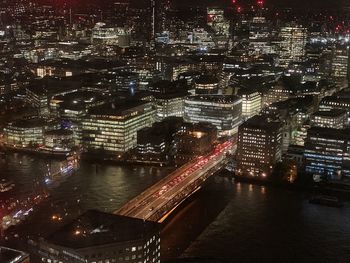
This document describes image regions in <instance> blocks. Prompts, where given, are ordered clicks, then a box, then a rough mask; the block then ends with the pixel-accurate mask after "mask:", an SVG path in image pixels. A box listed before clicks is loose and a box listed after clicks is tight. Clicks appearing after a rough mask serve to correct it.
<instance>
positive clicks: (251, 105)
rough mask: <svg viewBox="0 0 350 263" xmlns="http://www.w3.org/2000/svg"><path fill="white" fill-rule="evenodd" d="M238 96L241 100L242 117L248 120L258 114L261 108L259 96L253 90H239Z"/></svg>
mask: <svg viewBox="0 0 350 263" xmlns="http://www.w3.org/2000/svg"><path fill="white" fill-rule="evenodd" d="M238 96H240V97H241V98H242V117H243V119H249V118H251V117H253V116H254V115H257V114H259V112H260V111H261V108H262V97H261V94H260V93H259V92H257V91H253V90H240V91H239V92H238Z"/></svg>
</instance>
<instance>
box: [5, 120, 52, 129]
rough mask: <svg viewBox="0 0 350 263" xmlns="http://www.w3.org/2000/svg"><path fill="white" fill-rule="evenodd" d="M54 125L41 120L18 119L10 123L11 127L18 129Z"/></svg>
mask: <svg viewBox="0 0 350 263" xmlns="http://www.w3.org/2000/svg"><path fill="white" fill-rule="evenodd" d="M50 124H54V122H52V121H49V120H46V119H43V118H31V119H20V120H17V121H15V122H12V123H11V126H13V127H18V128H36V127H44V126H46V125H50Z"/></svg>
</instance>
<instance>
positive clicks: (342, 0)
mask: <svg viewBox="0 0 350 263" xmlns="http://www.w3.org/2000/svg"><path fill="white" fill-rule="evenodd" d="M38 1H43V2H56V3H64V2H66V3H71V4H73V5H77V4H78V5H82V4H83V5H84V4H86V3H87V2H95V3H98V4H107V3H110V2H115V0H38ZM129 1H132V2H134V3H140V2H144V3H147V2H149V1H150V0H129ZM173 1H174V2H175V3H176V4H177V5H178V6H188V5H192V6H203V5H204V6H208V5H228V4H229V3H230V2H231V0H173ZM265 1H266V4H267V5H269V6H278V7H294V8H301V9H309V10H310V9H311V10H312V9H314V8H342V7H345V6H350V0H265ZM237 2H238V3H242V4H245V3H254V2H255V1H254V0H237Z"/></svg>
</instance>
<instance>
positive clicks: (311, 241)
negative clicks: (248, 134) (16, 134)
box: [0, 154, 350, 263]
mask: <svg viewBox="0 0 350 263" xmlns="http://www.w3.org/2000/svg"><path fill="white" fill-rule="evenodd" d="M46 169H47V161H46V160H44V159H38V158H34V157H30V156H25V155H18V154H13V155H9V156H7V157H6V160H2V161H1V160H0V177H7V178H12V179H13V180H14V181H15V182H16V193H17V194H25V193H29V192H31V191H33V189H35V188H36V187H37V186H36V185H37V184H38V182H42V179H43V176H44V174H45V171H46ZM168 172H169V169H159V168H152V167H141V166H135V167H131V166H128V167H121V166H114V165H107V164H103V165H102V164H100V165H97V168H96V165H95V164H91V163H87V162H83V163H82V164H81V168H80V170H79V171H78V172H77V173H76V174H75V175H73V176H72V177H70V178H69V179H67V181H65V182H64V183H62V184H61V185H60V186H59V187H57V188H55V189H52V190H49V191H50V193H51V196H50V197H49V199H48V200H47V201H46V202H45V203H44V204H42V205H41V207H40V208H38V209H37V210H36V212H35V213H34V215H33V216H32V217H31V218H30V219H29V220H28V221H27V222H26V223H25V224H24V225H22V226H21V227H19V230H20V231H21V232H25V233H26V234H28V235H31V234H42V235H45V233H48V232H50V231H53V230H54V229H56V228H58V227H59V226H60V225H62V224H64V223H66V222H67V221H68V220H70V219H71V218H74V217H75V216H76V215H78V214H79V213H82V212H83V211H85V210H86V209H99V210H103V211H113V210H115V209H117V208H119V207H120V206H121V205H123V204H124V203H125V202H127V201H128V200H129V199H130V198H132V197H133V196H135V195H137V194H138V193H140V192H141V191H142V190H144V189H145V188H147V187H148V186H150V185H152V184H153V183H154V182H156V181H157V180H159V179H161V178H162V177H164V176H165V175H166V174H167V173H168ZM55 213H59V214H60V215H62V216H63V218H64V219H63V221H62V222H53V221H52V220H51V216H52V215H53V214H55ZM161 250H162V251H161V254H162V259H163V260H162V262H166V261H167V260H172V259H174V258H177V257H198V258H201V259H200V260H197V261H195V262H206V261H204V260H203V259H205V258H214V259H218V260H222V261H223V262H228V263H235V262H243V263H245V262H341V263H342V262H350V206H349V204H347V205H346V206H345V207H344V208H341V209H337V208H328V207H322V206H315V205H311V204H309V203H308V200H307V198H306V196H304V195H303V194H301V193H296V192H290V191H287V190H284V189H276V188H269V187H263V186H253V185H247V184H238V183H234V182H232V181H231V180H229V179H226V178H221V177H219V176H216V177H213V178H212V179H211V180H210V181H209V182H208V184H206V185H205V186H204V187H203V188H202V189H201V190H200V191H199V192H197V193H196V194H195V196H193V197H192V198H191V199H190V200H188V202H186V204H185V205H183V207H182V208H181V209H180V210H179V211H178V212H177V213H176V214H175V215H174V216H173V217H172V218H170V219H169V221H168V222H167V224H166V225H165V226H164V228H163V231H162V243H161Z"/></svg>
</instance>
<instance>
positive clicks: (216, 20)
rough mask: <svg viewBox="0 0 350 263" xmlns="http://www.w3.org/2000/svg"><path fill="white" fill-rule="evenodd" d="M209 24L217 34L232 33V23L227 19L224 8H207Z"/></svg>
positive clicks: (225, 34)
mask: <svg viewBox="0 0 350 263" xmlns="http://www.w3.org/2000/svg"><path fill="white" fill-rule="evenodd" d="M207 24H208V26H210V27H211V28H212V29H213V30H214V32H215V34H216V35H220V36H228V35H229V33H230V31H229V29H230V23H229V22H228V21H227V20H226V19H225V17H224V9H222V8H208V9H207Z"/></svg>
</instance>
